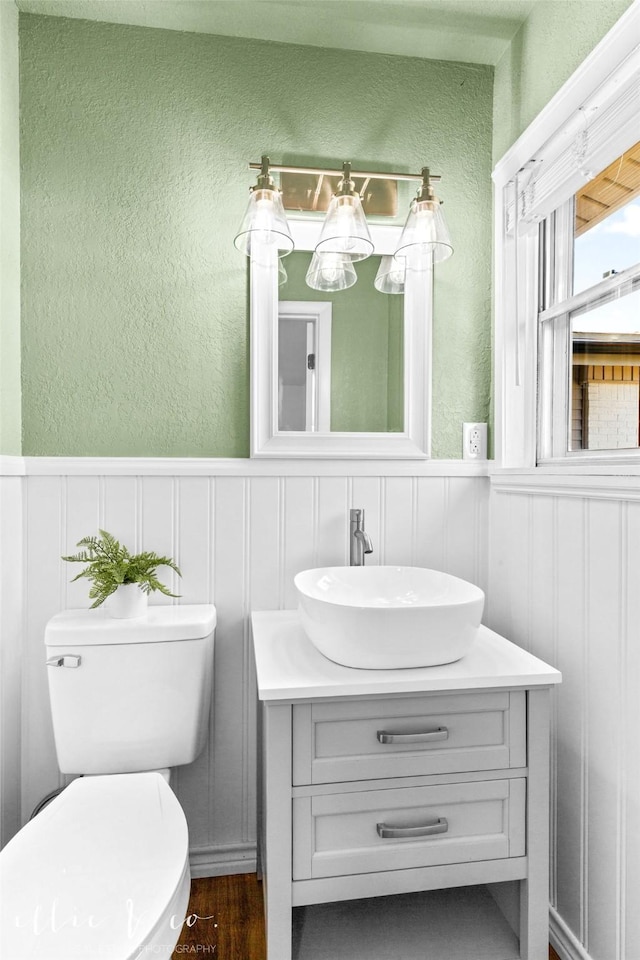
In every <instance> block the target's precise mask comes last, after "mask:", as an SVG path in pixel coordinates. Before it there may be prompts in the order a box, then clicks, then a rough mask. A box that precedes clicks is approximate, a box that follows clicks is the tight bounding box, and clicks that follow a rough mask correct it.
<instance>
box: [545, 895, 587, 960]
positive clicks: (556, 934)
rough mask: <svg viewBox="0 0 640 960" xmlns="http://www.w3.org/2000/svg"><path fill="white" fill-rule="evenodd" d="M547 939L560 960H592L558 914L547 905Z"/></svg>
mask: <svg viewBox="0 0 640 960" xmlns="http://www.w3.org/2000/svg"><path fill="white" fill-rule="evenodd" d="M549 940H550V941H551V946H552V947H553V949H554V950H555V951H556V953H557V954H558V956H559V957H560V960H592V957H591V956H590V955H589V954H588V953H587V951H586V950H585V948H584V947H583V946H582V944H581V943H580V941H579V940H578V938H577V937H576V935H575V933H572V931H571V930H570V929H569V927H568V926H567V925H566V923H565V922H564V920H563V919H562V917H561V916H560V914H559V913H558V912H557V911H556V910H554V908H553V907H549Z"/></svg>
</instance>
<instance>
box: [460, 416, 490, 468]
mask: <svg viewBox="0 0 640 960" xmlns="http://www.w3.org/2000/svg"><path fill="white" fill-rule="evenodd" d="M462 459H463V460H486V459H487V425H486V423H463V424H462Z"/></svg>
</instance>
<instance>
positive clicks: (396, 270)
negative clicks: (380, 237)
mask: <svg viewBox="0 0 640 960" xmlns="http://www.w3.org/2000/svg"><path fill="white" fill-rule="evenodd" d="M405 273H406V258H405V257H401V258H400V259H399V260H396V258H395V257H382V258H381V260H380V266H379V267H378V272H377V274H376V278H375V280H374V281H373V285H374V287H375V288H376V290H378V291H379V292H380V293H404V276H405Z"/></svg>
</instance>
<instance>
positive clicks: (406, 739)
mask: <svg viewBox="0 0 640 960" xmlns="http://www.w3.org/2000/svg"><path fill="white" fill-rule="evenodd" d="M376 736H377V737H378V740H379V741H380V743H431V742H432V741H433V740H446V739H447V738H448V736H449V731H448V730H447V728H446V727H437V728H436V729H435V730H423V731H422V732H421V733H387V731H386V730H378V732H377V734H376Z"/></svg>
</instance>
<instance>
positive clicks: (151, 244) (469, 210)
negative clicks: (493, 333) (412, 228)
mask: <svg viewBox="0 0 640 960" xmlns="http://www.w3.org/2000/svg"><path fill="white" fill-rule="evenodd" d="M20 24H21V27H20V36H21V117H22V120H21V123H22V141H21V144H22V217H23V246H22V270H23V276H22V291H23V326H22V339H23V354H22V363H23V421H24V452H25V453H26V454H30V455H76V456H83V455H104V456H131V455H138V456H194V457H195V456H246V455H247V454H248V449H249V422H248V417H249V408H248V397H249V389H248V381H249V370H248V314H247V270H246V262H245V261H244V259H243V258H242V257H241V255H240V254H238V253H237V252H236V250H235V249H234V247H233V244H232V241H233V236H234V232H235V229H236V227H237V224H238V222H239V220H240V217H241V215H242V211H243V209H244V206H245V203H246V197H247V188H248V186H249V184H250V183H251V177H250V176H249V173H248V171H247V169H246V168H247V163H248V161H249V160H256V159H259V156H260V154H261V153H263V152H268V153H270V155H271V158H272V160H273V162H285V161H289V162H292V161H297V162H302V163H304V162H305V161H306V160H307V159H308V158H314V159H316V158H325V160H326V161H327V163H332V164H333V163H336V162H338V163H339V162H341V161H342V160H343V159H345V158H350V159H351V160H352V161H353V163H354V166H356V165H357V166H360V165H362V166H364V167H367V166H369V165H373V166H374V167H377V168H379V169H384V168H386V169H398V168H400V169H405V170H408V171H412V172H413V171H416V170H418V169H419V168H420V167H421V166H422V165H423V164H425V163H429V164H430V166H431V167H432V169H433V170H434V171H435V172H438V173H441V174H442V175H443V181H442V185H441V191H440V193H441V195H442V198H443V199H444V200H445V201H446V208H445V209H446V213H447V217H448V219H449V223H450V228H451V233H452V236H453V238H454V243H455V247H456V252H455V255H454V257H452V258H451V259H450V260H448V261H447V262H446V263H444V264H442V265H440V266H439V267H438V270H437V279H436V292H435V322H434V391H433V437H434V442H433V453H434V456H436V457H458V456H460V436H461V423H462V421H463V420H486V419H487V414H488V405H489V394H490V320H489V306H488V304H489V290H490V283H491V277H490V248H491V218H490V204H491V189H490V167H491V112H492V84H493V71H492V69H491V68H489V67H482V66H475V65H465V64H457V63H443V62H437V61H424V60H418V59H409V58H406V59H405V58H398V57H390V56H382V55H377V54H362V53H349V52H344V51H335V50H322V49H317V48H310V47H295V46H283V45H278V44H270V43H263V42H257V41H243V40H237V39H231V38H222V37H214V36H207V35H202V34H190V33H178V32H172V31H163V30H154V29H148V28H139V27H129V26H122V25H114V24H103V23H90V22H87V21H76V20H65V19H61V18H56V17H38V16H30V15H25V16H21V20H20Z"/></svg>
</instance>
